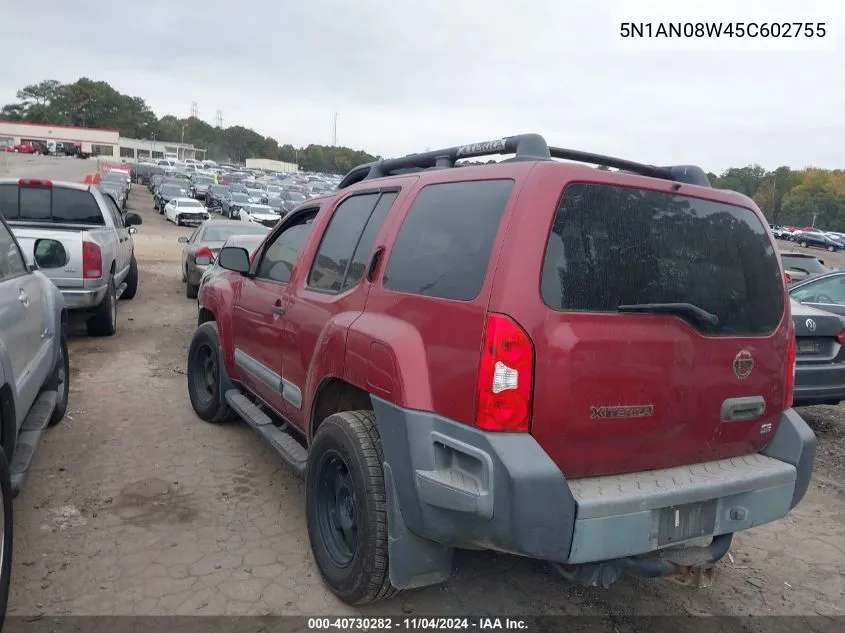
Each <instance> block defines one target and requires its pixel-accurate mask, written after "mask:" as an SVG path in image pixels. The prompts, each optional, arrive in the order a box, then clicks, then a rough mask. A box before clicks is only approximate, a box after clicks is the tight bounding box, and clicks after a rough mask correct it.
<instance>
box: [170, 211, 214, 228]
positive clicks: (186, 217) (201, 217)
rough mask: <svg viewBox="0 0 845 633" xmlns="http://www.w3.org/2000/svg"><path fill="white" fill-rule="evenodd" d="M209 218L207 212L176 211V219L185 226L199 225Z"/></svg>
mask: <svg viewBox="0 0 845 633" xmlns="http://www.w3.org/2000/svg"><path fill="white" fill-rule="evenodd" d="M208 218H209V216H208V214H207V213H202V214H199V213H177V214H176V221H177V222H181V223H182V224H184V225H185V226H199V225H200V224H202V223H203V222H205V221H206V220H207V219H208Z"/></svg>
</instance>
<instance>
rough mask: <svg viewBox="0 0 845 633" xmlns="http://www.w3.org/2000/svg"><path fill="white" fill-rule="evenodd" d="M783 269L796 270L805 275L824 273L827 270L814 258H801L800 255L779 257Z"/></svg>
mask: <svg viewBox="0 0 845 633" xmlns="http://www.w3.org/2000/svg"><path fill="white" fill-rule="evenodd" d="M780 258H781V261H782V262H783V267H784V268H786V269H789V270H798V271H800V272H804V273H807V274H814V273H826V272H827V271H828V269H827V268H825V267H824V265H823V264H822V263H821V262H820V261H819V260H818V259H816V258H815V257H801V256H800V255H781V256H780Z"/></svg>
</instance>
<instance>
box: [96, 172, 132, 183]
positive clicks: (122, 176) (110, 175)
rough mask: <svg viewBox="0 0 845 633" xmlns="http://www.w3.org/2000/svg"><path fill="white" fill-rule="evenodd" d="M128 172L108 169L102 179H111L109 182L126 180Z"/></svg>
mask: <svg viewBox="0 0 845 633" xmlns="http://www.w3.org/2000/svg"><path fill="white" fill-rule="evenodd" d="M127 177H128V174H126V173H124V172H120V171H107V172H106V173H105V174H103V175H102V177H101V178H100V181H104V180H105V181H109V182H126V179H127Z"/></svg>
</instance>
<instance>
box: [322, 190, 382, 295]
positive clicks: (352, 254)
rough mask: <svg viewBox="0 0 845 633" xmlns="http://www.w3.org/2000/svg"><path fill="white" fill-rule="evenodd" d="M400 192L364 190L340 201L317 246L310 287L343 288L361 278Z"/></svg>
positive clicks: (327, 289) (333, 289)
mask: <svg viewBox="0 0 845 633" xmlns="http://www.w3.org/2000/svg"><path fill="white" fill-rule="evenodd" d="M396 195H397V194H396V193H385V194H381V195H379V194H378V193H370V194H363V195H358V196H352V197H351V198H347V199H346V200H344V201H343V202H341V203H340V205H338V207H337V209H335V212H334V214H333V215H332V219H331V220H330V221H329V225H328V227H327V228H326V232H325V233H324V234H323V239H322V240H321V241H320V246H319V247H318V248H317V254H316V256H315V257H314V264H313V265H312V267H311V273H310V275H309V276H308V286H309V287H310V288H313V289H315V290H325V291H327V292H340V291H342V290H346V289H347V288H351V287H352V286H354V285H355V284H357V283H358V282H359V281H360V280H361V277H363V276H364V266H365V265H366V264H364V263H363V262H362V260H363V259H365V258H368V257H369V255H370V251H371V250H372V248H373V244H374V243H375V239H376V236H377V235H378V232H379V229H380V228H381V225H382V224H384V219H385V217H386V216H387V211H388V210H389V209H390V205H391V204H392V203H393V201H394V200H396Z"/></svg>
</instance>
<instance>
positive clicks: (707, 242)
mask: <svg viewBox="0 0 845 633" xmlns="http://www.w3.org/2000/svg"><path fill="white" fill-rule="evenodd" d="M541 292H542V296H543V300H544V301H545V302H546V304H547V305H548V306H549V307H551V308H553V309H555V310H581V311H590V312H615V311H616V310H617V307H618V306H621V305H632V304H644V303H691V304H693V305H695V306H697V307H699V308H702V309H704V310H706V311H707V312H710V313H712V314H714V315H716V317H718V324H717V325H709V326H702V325H701V324H699V323H694V325H695V326H696V327H699V328H702V329H704V328H706V332H707V333H708V334H724V335H741V334H745V335H747V334H767V333H769V332H771V331H772V330H773V329H774V328H775V327H776V326H777V324H778V322H779V321H780V319H781V316H782V314H783V280H782V279H781V276H780V273H779V270H778V263H777V253H776V252H775V250H774V248H773V247H772V244H771V243H770V242H769V240H768V238H767V235H766V230H765V228H764V227H763V225H762V223H761V222H760V221H759V220H758V219H757V217H756V216H755V215H754V214H753V213H752V212H751V211H749V210H748V209H743V208H740V207H735V206H733V205H727V204H722V203H719V202H712V201H708V200H699V199H696V198H688V197H685V196H673V195H669V194H664V193H659V192H653V191H644V190H640V189H630V188H623V187H612V186H607V185H591V184H574V185H570V186H568V187H567V188H566V191H565V192H564V196H563V199H562V200H561V203H560V206H559V208H558V210H557V214H556V215H555V220H554V224H553V227H552V233H551V236H550V238H549V243H548V246H547V248H546V254H545V261H544V265H543V277H542V289H541Z"/></svg>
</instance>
